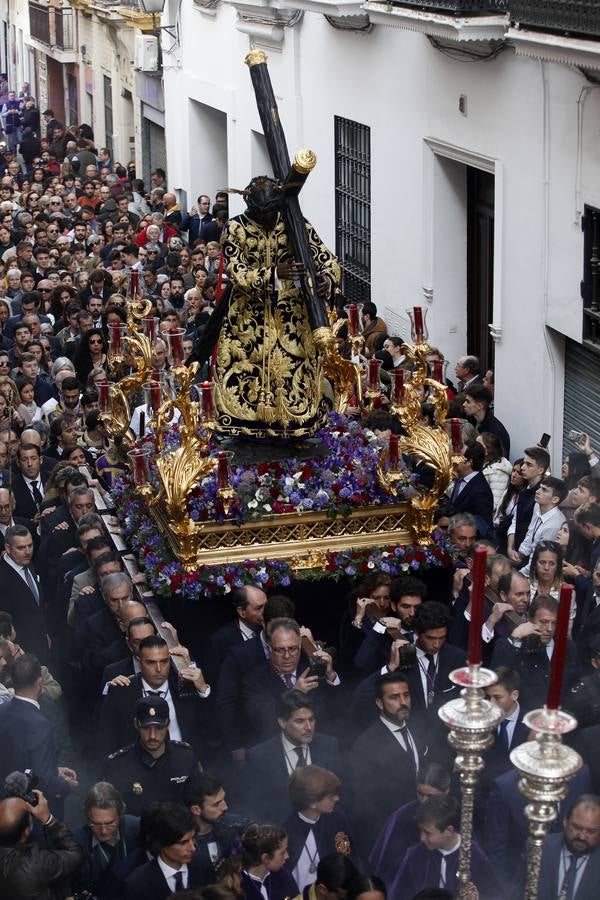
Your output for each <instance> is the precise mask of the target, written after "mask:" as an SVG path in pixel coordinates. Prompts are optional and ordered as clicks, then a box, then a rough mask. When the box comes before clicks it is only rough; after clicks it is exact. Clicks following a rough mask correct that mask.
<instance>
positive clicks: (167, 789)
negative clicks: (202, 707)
mask: <svg viewBox="0 0 600 900" xmlns="http://www.w3.org/2000/svg"><path fill="white" fill-rule="evenodd" d="M135 718H136V721H137V724H138V726H141V727H146V726H149V725H157V726H159V727H161V726H164V725H165V724H168V721H169V707H168V704H167V703H166V701H165V700H163V699H162V698H161V697H142V698H141V699H140V700H139V701H138V703H137V706H136V711H135ZM197 768H198V762H197V760H196V757H195V755H194V751H193V750H192V748H191V746H190V745H189V744H187V743H185V742H184V741H173V740H171V739H170V738H169V735H168V732H167V735H166V738H165V751H164V753H163V754H162V755H161V756H158V757H154V756H151V755H150V754H149V753H148V752H147V751H146V750H145V749H144V748H143V747H142V745H141V743H140V741H139V739H138V740H137V741H136V742H135V744H131V745H130V746H129V747H123V748H122V749H121V750H117V751H116V753H111V754H110V756H109V757H108V759H107V760H106V763H105V765H104V772H103V776H102V780H104V781H108V782H110V784H113V785H114V786H115V787H116V788H117V790H118V791H120V793H121V795H122V797H123V800H124V801H125V803H126V805H127V812H128V813H130V814H131V815H134V816H139V815H141V814H142V812H143V811H144V810H145V809H146V808H147V807H148V806H149V805H150V804H151V803H154V802H156V801H172V802H177V801H181V800H182V795H183V786H184V784H185V781H186V779H187V778H188V777H189V776H190V775H191V774H192V773H193V772H194V771H196V770H197Z"/></svg>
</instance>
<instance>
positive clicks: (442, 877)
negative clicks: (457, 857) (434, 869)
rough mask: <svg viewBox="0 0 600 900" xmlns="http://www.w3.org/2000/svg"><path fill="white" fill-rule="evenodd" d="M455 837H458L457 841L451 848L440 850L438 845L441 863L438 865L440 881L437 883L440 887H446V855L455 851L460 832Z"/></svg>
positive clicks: (457, 846) (458, 845) (458, 844)
mask: <svg viewBox="0 0 600 900" xmlns="http://www.w3.org/2000/svg"><path fill="white" fill-rule="evenodd" d="M457 838H458V843H457V844H456V847H453V848H452V850H442V849H441V847H440V853H441V854H442V864H441V866H440V883H439V884H438V887H441V888H445V887H446V881H447V880H448V873H447V871H446V869H447V865H446V857H447V856H451V855H452V854H453V853H456V851H457V850H458V848H459V847H460V834H458V835H457Z"/></svg>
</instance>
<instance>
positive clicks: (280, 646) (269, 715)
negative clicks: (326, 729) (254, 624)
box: [243, 618, 340, 743]
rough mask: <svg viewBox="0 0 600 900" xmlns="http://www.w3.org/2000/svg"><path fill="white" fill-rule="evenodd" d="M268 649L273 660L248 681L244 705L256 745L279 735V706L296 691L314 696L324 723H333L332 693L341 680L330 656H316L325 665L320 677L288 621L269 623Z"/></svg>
mask: <svg viewBox="0 0 600 900" xmlns="http://www.w3.org/2000/svg"><path fill="white" fill-rule="evenodd" d="M267 645H268V649H269V658H268V659H267V660H265V662H264V663H261V665H259V666H256V667H255V668H254V669H252V670H251V671H250V672H249V674H248V675H247V677H246V679H245V680H244V688H243V703H244V708H245V711H246V715H247V717H248V721H249V722H250V723H251V727H252V732H253V735H254V737H255V740H254V743H256V742H258V741H265V740H267V738H269V737H271V735H273V734H275V733H276V731H277V721H276V709H277V702H278V700H279V698H280V697H281V695H282V694H283V693H284V692H285V691H287V690H291V689H292V688H294V689H295V690H297V691H301V692H302V693H305V694H311V697H312V699H313V700H314V702H315V707H316V709H317V710H318V711H319V713H320V715H321V718H322V721H331V713H332V711H333V710H332V708H331V704H332V703H333V696H332V695H331V694H330V693H329V691H330V689H331V688H337V687H339V686H340V679H339V676H338V675H337V673H336V672H335V671H334V668H333V662H332V659H331V656H330V655H329V653H327V652H326V651H325V650H317V651H316V652H315V653H314V654H313V656H314V657H316V658H317V659H318V660H319V661H320V662H321V663H322V664H323V670H324V674H321V673H319V674H317V673H316V671H315V669H314V668H311V661H309V659H308V658H307V657H306V656H305V655H304V654H303V653H302V645H301V634H300V626H299V625H298V623H297V622H296V621H295V620H294V619H287V618H282V619H274V620H273V621H272V622H270V623H269V626H268V628H267Z"/></svg>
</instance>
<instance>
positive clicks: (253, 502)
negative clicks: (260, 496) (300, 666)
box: [248, 500, 258, 509]
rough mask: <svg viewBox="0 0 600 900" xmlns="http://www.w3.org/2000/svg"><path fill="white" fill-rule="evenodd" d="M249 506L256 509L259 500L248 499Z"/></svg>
mask: <svg viewBox="0 0 600 900" xmlns="http://www.w3.org/2000/svg"><path fill="white" fill-rule="evenodd" d="M248 506H249V507H250V509H256V507H257V506H258V500H248Z"/></svg>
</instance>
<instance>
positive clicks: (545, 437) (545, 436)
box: [540, 432, 550, 447]
mask: <svg viewBox="0 0 600 900" xmlns="http://www.w3.org/2000/svg"><path fill="white" fill-rule="evenodd" d="M549 443H550V435H549V434H546V432H544V434H543V435H542V436H541V438H540V444H541V446H542V447H547V446H548V444H549Z"/></svg>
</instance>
